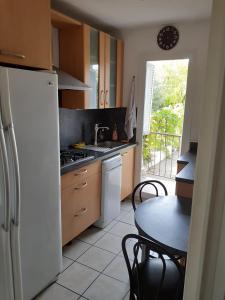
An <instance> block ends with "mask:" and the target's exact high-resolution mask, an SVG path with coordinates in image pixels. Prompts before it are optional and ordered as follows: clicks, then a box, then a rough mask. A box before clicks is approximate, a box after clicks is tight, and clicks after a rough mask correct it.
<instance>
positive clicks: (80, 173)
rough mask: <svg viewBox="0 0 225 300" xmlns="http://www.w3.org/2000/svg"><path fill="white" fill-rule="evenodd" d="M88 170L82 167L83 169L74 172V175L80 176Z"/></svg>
mask: <svg viewBox="0 0 225 300" xmlns="http://www.w3.org/2000/svg"><path fill="white" fill-rule="evenodd" d="M87 172H88V170H87V169H84V170H83V171H81V172H78V173H75V174H74V176H80V175H83V174H87Z"/></svg>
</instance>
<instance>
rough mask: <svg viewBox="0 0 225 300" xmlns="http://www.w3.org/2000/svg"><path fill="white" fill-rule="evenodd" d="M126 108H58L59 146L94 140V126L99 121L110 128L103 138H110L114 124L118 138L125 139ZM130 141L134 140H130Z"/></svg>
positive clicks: (88, 142)
mask: <svg viewBox="0 0 225 300" xmlns="http://www.w3.org/2000/svg"><path fill="white" fill-rule="evenodd" d="M125 115H126V108H123V107H122V108H108V109H85V110H77V109H66V108H60V109H59V126H60V146H61V148H64V147H68V146H70V145H71V144H74V143H79V142H85V143H86V144H92V143H93V141H94V126H95V124H96V123H100V124H101V125H102V126H108V127H109V128H110V130H106V131H105V132H104V140H111V137H112V131H113V127H114V124H115V123H116V126H117V131H118V140H123V139H126V134H125V132H124V122H125ZM132 141H135V139H134V140H132Z"/></svg>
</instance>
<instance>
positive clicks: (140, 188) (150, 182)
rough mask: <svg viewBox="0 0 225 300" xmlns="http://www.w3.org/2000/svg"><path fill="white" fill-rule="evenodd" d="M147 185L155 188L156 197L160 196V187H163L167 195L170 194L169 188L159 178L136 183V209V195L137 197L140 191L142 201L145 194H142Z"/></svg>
mask: <svg viewBox="0 0 225 300" xmlns="http://www.w3.org/2000/svg"><path fill="white" fill-rule="evenodd" d="M146 186H150V187H153V190H154V192H155V195H156V197H158V196H159V187H161V189H162V190H163V192H164V193H165V196H167V195H168V192H167V189H166V187H165V185H164V184H163V183H162V182H160V181H158V180H146V181H142V182H140V183H139V184H138V185H136V187H135V188H134V190H133V193H132V206H133V209H134V211H135V210H136V205H135V197H136V195H137V193H139V200H140V201H141V202H142V201H143V195H142V194H143V189H144V188H145V187H146Z"/></svg>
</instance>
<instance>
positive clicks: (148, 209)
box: [134, 196, 192, 257]
mask: <svg viewBox="0 0 225 300" xmlns="http://www.w3.org/2000/svg"><path fill="white" fill-rule="evenodd" d="M191 202H192V200H191V199H188V198H182V197H178V196H159V197H154V198H150V199H148V200H145V201H144V202H142V203H141V204H140V205H138V207H137V208H136V210H135V215H134V219H135V225H136V227H137V229H138V231H139V234H140V235H142V236H144V237H146V238H148V239H150V240H152V241H155V242H157V243H158V244H160V245H161V246H162V247H164V248H165V249H166V250H168V251H169V252H170V253H171V254H173V255H180V256H183V257H184V256H186V255H187V247H188V237H189V225H190V216H191Z"/></svg>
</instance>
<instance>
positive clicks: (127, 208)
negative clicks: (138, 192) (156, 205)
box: [120, 199, 133, 212]
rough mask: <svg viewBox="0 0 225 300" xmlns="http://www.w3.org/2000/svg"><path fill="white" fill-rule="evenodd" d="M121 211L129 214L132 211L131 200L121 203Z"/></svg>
mask: <svg viewBox="0 0 225 300" xmlns="http://www.w3.org/2000/svg"><path fill="white" fill-rule="evenodd" d="M120 209H121V210H123V211H127V212H129V211H131V210H132V209H133V206H132V202H131V200H130V199H126V200H123V201H121V207H120Z"/></svg>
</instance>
